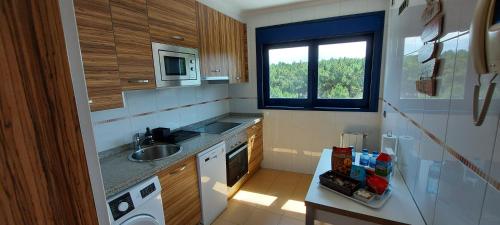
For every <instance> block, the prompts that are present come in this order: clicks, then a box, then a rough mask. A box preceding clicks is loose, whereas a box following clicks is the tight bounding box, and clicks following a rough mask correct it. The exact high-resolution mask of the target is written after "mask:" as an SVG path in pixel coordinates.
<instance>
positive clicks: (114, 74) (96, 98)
mask: <svg viewBox="0 0 500 225" xmlns="http://www.w3.org/2000/svg"><path fill="white" fill-rule="evenodd" d="M74 3H75V14H76V22H77V25H78V35H79V39H80V48H81V51H82V58H83V68H84V71H85V80H86V82H87V89H88V95H89V99H90V102H89V103H90V109H91V110H92V111H97V110H102V109H112V108H120V107H123V99H122V91H121V86H120V75H119V73H118V61H117V58H116V46H115V38H114V34H113V24H112V21H111V10H110V6H109V1H108V0H75V2H74ZM104 100H112V101H109V102H108V101H104Z"/></svg>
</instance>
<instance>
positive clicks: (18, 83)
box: [0, 0, 98, 225]
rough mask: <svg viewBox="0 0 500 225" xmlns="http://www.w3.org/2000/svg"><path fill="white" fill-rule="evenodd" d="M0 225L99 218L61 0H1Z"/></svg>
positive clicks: (59, 224) (93, 222) (88, 224)
mask: <svg viewBox="0 0 500 225" xmlns="http://www.w3.org/2000/svg"><path fill="white" fill-rule="evenodd" d="M0 27H2V29H0V68H2V69H1V70H0V74H1V77H2V82H0V179H1V182H0V224H8V225H11V224H12V225H17V224H23V225H31V224H40V225H68V224H75V225H97V224H98V221H97V215H96V211H95V207H94V201H93V196H92V190H91V185H90V180H89V175H88V170H87V164H86V158H85V152H84V148H83V142H82V136H81V133H80V128H79V121H78V115H77V111H76V105H75V100H74V95H73V89H72V83H71V75H70V70H69V65H68V62H67V55H66V50H65V43H64V35H63V31H62V25H61V21H60V13H59V5H58V1H57V0H44V1H36V0H31V1H30V0H3V1H1V2H0Z"/></svg>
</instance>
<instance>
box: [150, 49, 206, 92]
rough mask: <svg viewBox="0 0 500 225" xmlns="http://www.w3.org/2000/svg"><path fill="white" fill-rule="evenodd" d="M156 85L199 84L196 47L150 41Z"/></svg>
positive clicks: (198, 63)
mask: <svg viewBox="0 0 500 225" xmlns="http://www.w3.org/2000/svg"><path fill="white" fill-rule="evenodd" d="M152 48H153V61H154V68H155V77H156V87H177V86H192V85H201V77H200V60H199V54H198V49H195V48H185V47H180V46H174V45H166V44H161V43H155V42H153V43H152Z"/></svg>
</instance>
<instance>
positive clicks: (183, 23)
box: [148, 0, 199, 48]
mask: <svg viewBox="0 0 500 225" xmlns="http://www.w3.org/2000/svg"><path fill="white" fill-rule="evenodd" d="M148 15H149V27H150V32H151V39H152V41H153V42H160V43H163V44H172V45H180V46H185V47H191V48H198V46H199V42H198V23H197V14H196V0H182V1H181V0H148Z"/></svg>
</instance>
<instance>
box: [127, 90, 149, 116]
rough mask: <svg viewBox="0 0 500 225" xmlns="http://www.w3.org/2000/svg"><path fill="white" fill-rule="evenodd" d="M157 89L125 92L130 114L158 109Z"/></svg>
mask: <svg viewBox="0 0 500 225" xmlns="http://www.w3.org/2000/svg"><path fill="white" fill-rule="evenodd" d="M155 95H156V94H155V90H145V91H129V92H125V107H126V108H127V109H128V111H129V114H130V115H136V114H140V113H145V112H154V111H156V96H155Z"/></svg>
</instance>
